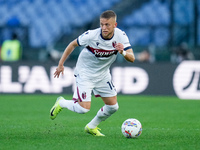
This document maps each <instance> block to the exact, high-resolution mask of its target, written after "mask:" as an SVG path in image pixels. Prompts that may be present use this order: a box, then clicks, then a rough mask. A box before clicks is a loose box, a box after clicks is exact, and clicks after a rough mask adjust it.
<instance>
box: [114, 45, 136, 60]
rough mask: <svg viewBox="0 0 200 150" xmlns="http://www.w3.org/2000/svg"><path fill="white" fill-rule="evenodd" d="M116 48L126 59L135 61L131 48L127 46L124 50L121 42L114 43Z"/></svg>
mask: <svg viewBox="0 0 200 150" xmlns="http://www.w3.org/2000/svg"><path fill="white" fill-rule="evenodd" d="M115 48H116V50H118V52H119V53H120V54H122V55H123V56H124V58H125V59H126V60H127V61H130V62H134V61H135V55H134V53H133V50H132V48H129V49H127V50H126V51H125V50H124V46H123V44H121V43H117V44H116V47H115Z"/></svg>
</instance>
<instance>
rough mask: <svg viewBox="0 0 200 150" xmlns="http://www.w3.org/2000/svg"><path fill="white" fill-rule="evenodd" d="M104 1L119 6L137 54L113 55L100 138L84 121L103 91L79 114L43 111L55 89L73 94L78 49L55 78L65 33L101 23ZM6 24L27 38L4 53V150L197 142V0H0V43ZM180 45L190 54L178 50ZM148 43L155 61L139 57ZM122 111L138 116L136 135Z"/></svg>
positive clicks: (0, 73)
mask: <svg viewBox="0 0 200 150" xmlns="http://www.w3.org/2000/svg"><path fill="white" fill-rule="evenodd" d="M107 9H113V10H115V11H116V13H117V15H118V25H119V27H120V28H122V29H123V30H125V31H126V33H127V35H128V36H129V38H130V42H131V44H132V46H133V50H134V52H135V54H136V56H137V57H136V58H137V60H136V62H135V63H133V64H132V63H128V62H126V61H124V60H123V59H121V58H122V57H120V56H119V57H118V59H117V61H116V63H115V64H113V65H112V68H111V73H112V74H113V79H114V80H115V81H116V80H117V82H115V86H118V87H119V88H117V89H118V90H119V93H121V94H119V95H118V103H119V106H120V109H119V110H118V111H117V112H116V113H115V114H114V115H113V116H112V117H110V118H109V119H108V120H106V121H105V122H102V124H101V125H100V126H99V127H100V128H101V129H102V130H101V132H102V133H104V134H105V135H106V136H105V137H103V138H94V137H93V136H90V135H88V134H85V133H84V130H83V129H84V126H85V125H86V124H87V123H88V121H89V120H91V119H92V118H93V117H94V116H95V115H96V113H97V111H98V110H99V108H100V107H101V106H103V105H104V103H103V102H102V101H101V98H94V97H93V98H94V99H93V100H92V107H91V110H90V112H88V113H87V114H85V115H82V114H77V113H74V112H71V111H68V110H66V109H65V110H63V111H62V113H60V114H59V116H58V117H57V118H56V119H55V120H54V121H52V120H51V119H50V118H49V110H50V108H51V107H52V105H53V104H54V103H55V100H56V98H57V97H58V96H60V95H62V96H64V97H65V98H66V99H71V97H72V87H73V85H72V80H73V68H74V65H75V61H76V59H77V56H78V54H79V49H77V50H75V51H74V52H73V53H72V55H71V56H70V58H69V59H68V60H67V62H66V70H65V71H66V72H65V76H64V77H63V78H59V80H56V79H54V78H53V77H52V76H53V72H54V70H55V67H56V66H57V63H58V58H59V57H60V52H62V51H63V50H64V48H65V47H66V46H67V44H68V43H69V41H71V40H73V39H74V38H76V37H77V36H78V35H79V34H81V33H83V32H84V31H85V30H88V29H93V28H96V27H98V26H99V22H98V21H99V18H98V17H99V15H100V14H101V12H102V11H104V10H107ZM12 31H15V32H17V33H18V35H19V38H20V41H21V42H22V43H23V58H22V60H20V61H18V62H3V61H1V60H0V106H1V109H0V150H11V149H12V150H27V149H28V150H51V149H69V150H82V149H85V150H94V149H95V150H102V149H106V150H107V149H109V150H125V149H133V148H134V149H138V150H141V149H142V150H158V149H159V150H186V149H190V150H199V149H200V142H199V139H200V134H199V131H200V128H199V124H200V119H199V116H200V109H199V108H200V103H199V102H200V101H198V100H200V93H199V92H200V61H199V59H200V49H199V46H200V0H0V45H1V44H2V42H3V41H4V40H5V39H9V38H10V36H11V32H12ZM183 43H184V44H183ZM182 44H183V46H184V48H186V49H187V51H189V52H191V53H192V54H193V56H194V57H193V58H192V60H189V61H182V59H183V58H182V55H176V54H180V53H177V49H178V48H180V46H181V45H182ZM145 49H148V50H149V52H150V55H151V57H150V58H151V59H149V60H146V61H144V60H143V61H142V60H141V59H140V56H141V55H140V54H144V53H140V52H143V51H144V50H145ZM179 50H180V49H178V52H179ZM191 53H189V54H191ZM188 59H189V58H188ZM129 77H130V78H129ZM119 79H121V80H119ZM122 79H123V80H122ZM147 83H148V84H147ZM175 89H176V91H175ZM177 91H178V92H179V93H178V94H179V95H178V97H182V98H187V100H180V99H179V98H178V97H177V96H175V94H176V93H175V92H177ZM62 92H63V93H62ZM16 93H17V94H16ZM37 93H40V94H37ZM41 93H42V94H41ZM49 93H54V94H49ZM130 93H132V94H130ZM125 94H126V95H125ZM127 94H129V95H127ZM155 95H156V96H155ZM159 95H160V96H159ZM188 96H189V97H188ZM193 99H197V100H193ZM127 118H137V119H138V120H140V121H141V123H142V126H143V131H142V134H141V136H140V137H139V138H138V139H126V138H124V136H123V135H122V133H121V125H122V123H123V122H124V120H126V119H127Z"/></svg>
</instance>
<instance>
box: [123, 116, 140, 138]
mask: <svg viewBox="0 0 200 150" xmlns="http://www.w3.org/2000/svg"><path fill="white" fill-rule="evenodd" d="M121 130H122V133H123V135H124V136H125V137H126V138H137V137H139V136H140V135H141V133H142V124H141V123H140V121H139V120H137V119H134V118H130V119H127V120H125V121H124V122H123V124H122V127H121Z"/></svg>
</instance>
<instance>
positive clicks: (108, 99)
mask: <svg viewBox="0 0 200 150" xmlns="http://www.w3.org/2000/svg"><path fill="white" fill-rule="evenodd" d="M99 85H100V87H96V88H95V89H94V90H93V92H94V94H95V95H99V96H101V98H102V100H103V101H104V103H105V105H104V106H103V107H102V108H101V109H100V110H99V111H98V112H97V114H96V116H95V117H94V118H93V119H92V120H91V121H90V122H89V123H88V124H87V125H86V127H85V128H89V129H97V126H98V125H99V124H100V123H101V122H102V121H104V120H106V119H107V118H109V117H110V116H111V115H112V114H113V113H115V112H116V111H117V110H118V108H119V106H118V103H117V96H116V95H117V93H116V91H115V88H114V85H113V84H112V82H111V78H109V77H108V78H107V79H105V80H104V81H102V82H101V83H99Z"/></svg>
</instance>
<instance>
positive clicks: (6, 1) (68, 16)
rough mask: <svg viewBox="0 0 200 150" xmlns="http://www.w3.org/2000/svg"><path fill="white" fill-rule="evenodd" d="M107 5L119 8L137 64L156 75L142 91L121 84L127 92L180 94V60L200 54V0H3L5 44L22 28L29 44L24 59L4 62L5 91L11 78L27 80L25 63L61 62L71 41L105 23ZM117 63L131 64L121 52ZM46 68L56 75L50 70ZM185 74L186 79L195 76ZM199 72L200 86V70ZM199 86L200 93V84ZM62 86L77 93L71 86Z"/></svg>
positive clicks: (0, 32)
mask: <svg viewBox="0 0 200 150" xmlns="http://www.w3.org/2000/svg"><path fill="white" fill-rule="evenodd" d="M107 9H112V10H114V11H115V12H116V13H117V15H118V21H117V22H118V27H119V28H121V29H122V30H124V31H125V32H126V33H127V35H128V37H129V39H130V43H131V45H132V47H133V50H134V53H135V56H136V62H135V63H134V64H133V65H132V67H139V68H141V69H143V70H145V72H147V75H148V76H149V80H150V81H149V84H148V85H147V88H146V89H145V90H143V91H141V92H138V93H134V92H132V93H130V92H123V89H122V88H121V87H120V88H121V93H122V94H126V93H128V94H148V95H151V94H153V95H175V91H174V89H173V86H174V85H173V84H174V83H173V76H175V75H174V72H175V70H176V68H177V67H178V65H179V64H180V63H181V62H182V61H183V60H196V61H198V60H199V59H200V48H199V46H200V0H181V1H180V0H140V1H139V0H101V1H98V0H0V18H1V19H0V20H1V21H0V45H1V44H2V43H3V41H4V40H6V39H9V38H10V37H11V34H12V32H16V33H17V34H18V36H19V40H20V41H21V42H22V45H23V55H22V60H20V61H19V62H18V63H12V62H11V63H8V62H2V61H1V62H0V70H1V71H0V72H1V74H0V78H1V81H0V92H2V93H16V92H15V90H12V88H8V87H7V86H5V85H8V83H9V82H11V83H12V82H13V83H15V82H19V83H20V84H21V85H22V86H25V83H24V82H25V81H23V82H22V81H20V79H19V78H21V76H20V71H19V68H20V67H21V66H24V65H26V66H28V67H30V70H31V69H32V68H33V66H34V65H39V66H42V67H43V68H50V67H51V66H56V65H57V62H58V60H59V58H60V56H61V54H62V52H63V50H64V49H65V47H66V46H67V44H68V43H69V42H70V41H72V40H73V39H74V38H76V37H77V36H78V35H80V34H82V33H83V32H84V31H86V30H89V29H94V28H97V27H99V15H100V14H101V13H102V11H104V10H107ZM80 50H81V48H77V49H76V50H75V51H74V52H73V53H72V54H71V55H70V57H69V58H68V60H67V61H68V62H67V65H68V66H70V67H71V69H72V68H73V67H74V65H75V64H74V62H75V61H76V59H77V57H78V55H79V53H80ZM4 66H6V67H7V66H10V69H9V68H7V69H5V67H4ZM113 66H114V70H115V69H116V67H117V66H119V67H130V66H131V64H130V63H127V62H126V61H125V60H124V59H123V57H120V56H119V57H118V58H117V61H116V63H115V64H114V65H113ZM197 66H198V65H197ZM165 67H166V68H165ZM155 68H157V69H158V70H156V69H155ZM164 68H165V69H164ZM111 69H113V68H111ZM30 70H29V72H32V70H31V71H30ZM192 71H194V72H198V71H199V68H198V67H196V68H195V69H193V70H190V71H189V72H191V73H192ZM9 72H10V75H9V77H10V78H9V77H8V76H7V74H9ZM46 72H47V75H48V78H49V79H50V78H51V77H50V76H51V72H50V70H48V69H46ZM156 72H159V74H158V73H156ZM21 74H22V73H21ZM188 74H189V73H188ZM29 75H31V74H29ZM185 78H187V79H183V80H186V81H187V83H185V85H186V84H188V83H189V80H190V78H191V76H190V75H188V76H186V77H185ZM195 78H196V79H195V80H194V81H195V82H196V84H197V85H196V87H199V84H200V80H198V78H199V77H198V75H196V76H195ZM137 79H138V78H136V77H133V76H132V78H131V79H130V80H128V81H127V82H133V83H135V82H136V81H137ZM9 80H11V81H9ZM36 80H37V81H38V82H39V81H40V80H41V81H42V80H43V78H41V79H35V81H36ZM8 81H9V82H8ZM26 81H27V80H26ZM117 82H118V81H116V83H117ZM12 85H13V84H10V86H12ZM47 86H48V84H47ZM70 86H73V85H70ZM130 86H131V85H130ZM13 87H14V86H13ZM155 87H157V88H155ZM67 88H68V87H67ZM9 89H10V91H9ZM70 89H72V88H71V87H70ZM195 90H196V91H197V93H198V94H199V88H197V89H196V88H195ZM6 91H7V92H6ZM38 91H39V93H40V92H42V93H45V92H43V91H42V90H41V89H40V88H38V89H37V88H36V89H35V90H33V92H32V93H34V92H35V93H37V92H38ZM21 92H22V93H26V92H24V91H23V90H22V91H21ZM62 92H64V93H71V90H69V89H66V90H64V91H62ZM19 93H20V92H19ZM27 93H29V92H27ZM47 93H51V92H47ZM53 93H54V92H53ZM199 95H200V94H199Z"/></svg>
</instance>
